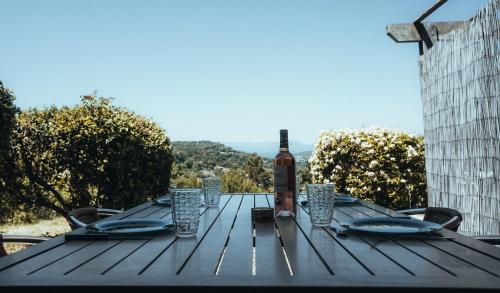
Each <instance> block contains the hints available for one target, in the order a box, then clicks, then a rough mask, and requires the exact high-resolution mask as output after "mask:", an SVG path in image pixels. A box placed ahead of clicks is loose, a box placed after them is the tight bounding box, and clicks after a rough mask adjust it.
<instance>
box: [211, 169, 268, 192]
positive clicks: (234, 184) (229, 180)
mask: <svg viewBox="0 0 500 293" xmlns="http://www.w3.org/2000/svg"><path fill="white" fill-rule="evenodd" d="M221 181H222V192H229V193H233V192H261V191H262V190H261V189H260V188H259V187H258V186H257V185H256V184H255V183H254V182H253V181H252V180H250V179H248V178H247V177H246V176H245V174H244V173H243V172H242V171H240V170H229V171H227V172H225V173H224V174H223V175H222V179H221Z"/></svg>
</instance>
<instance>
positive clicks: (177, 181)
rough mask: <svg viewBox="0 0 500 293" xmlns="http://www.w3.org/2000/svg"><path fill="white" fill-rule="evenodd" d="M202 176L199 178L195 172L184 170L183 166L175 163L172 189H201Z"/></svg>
mask: <svg viewBox="0 0 500 293" xmlns="http://www.w3.org/2000/svg"><path fill="white" fill-rule="evenodd" d="M202 184H203V183H202V180H201V176H200V177H199V176H197V174H196V173H195V172H192V171H189V170H184V169H182V167H181V165H179V164H177V163H176V162H174V164H173V165H172V181H171V184H170V186H171V187H172V188H201V187H202Z"/></svg>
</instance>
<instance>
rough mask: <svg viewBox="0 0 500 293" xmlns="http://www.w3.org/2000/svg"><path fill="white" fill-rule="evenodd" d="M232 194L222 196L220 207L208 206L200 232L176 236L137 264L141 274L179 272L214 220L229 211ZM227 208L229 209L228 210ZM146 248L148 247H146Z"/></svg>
mask: <svg viewBox="0 0 500 293" xmlns="http://www.w3.org/2000/svg"><path fill="white" fill-rule="evenodd" d="M231 198H232V196H228V195H226V196H221V200H220V203H219V208H207V209H206V210H205V212H204V213H203V214H202V215H201V217H200V222H199V226H198V232H197V233H196V236H194V237H187V238H179V237H177V238H175V240H174V241H172V242H171V243H169V244H168V246H167V247H166V250H162V251H161V252H160V255H150V256H149V257H148V258H147V259H148V261H147V262H146V264H145V265H144V266H143V265H142V264H139V265H135V266H136V267H143V269H141V270H140V273H141V274H145V275H154V274H160V275H175V274H177V273H178V272H179V270H180V269H181V267H182V266H183V265H184V263H185V262H186V260H187V259H188V258H189V256H190V255H191V254H192V253H193V252H194V250H195V249H196V247H197V245H198V243H199V242H200V241H202V239H203V237H204V236H205V234H206V233H207V232H208V231H209V229H210V228H211V226H212V224H213V223H214V221H216V219H217V217H218V216H219V214H220V213H221V212H224V211H226V212H227V211H229V209H230V208H227V206H226V204H228V203H229V202H231V201H230V199H231ZM226 208H227V210H226ZM145 248H146V247H145Z"/></svg>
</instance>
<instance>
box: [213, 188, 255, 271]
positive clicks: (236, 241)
mask: <svg viewBox="0 0 500 293" xmlns="http://www.w3.org/2000/svg"><path fill="white" fill-rule="evenodd" d="M253 207H254V195H253V194H252V195H244V196H243V201H242V202H241V206H240V210H239V212H238V214H237V216H236V221H235V223H234V227H233V229H232V230H231V236H230V238H229V241H228V243H227V247H226V251H225V253H224V257H223V258H222V262H221V264H220V267H219V272H218V275H221V276H226V275H247V276H249V275H252V251H253V225H252V218H251V214H250V210H251V208H253Z"/></svg>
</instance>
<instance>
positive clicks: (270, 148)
mask: <svg viewBox="0 0 500 293" xmlns="http://www.w3.org/2000/svg"><path fill="white" fill-rule="evenodd" d="M224 144H225V145H228V146H230V147H232V148H233V149H235V150H238V151H243V152H247V153H257V154H258V155H259V156H261V157H264V158H269V159H272V158H274V156H276V154H277V153H278V151H279V141H276V142H225V143H224ZM313 148H314V147H313V145H310V144H305V143H302V142H299V141H295V140H291V141H290V152H291V153H292V154H294V155H296V154H300V155H301V156H302V157H304V155H306V152H308V153H309V155H310V153H311V152H312V150H313ZM307 157H309V156H308V155H307Z"/></svg>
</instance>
